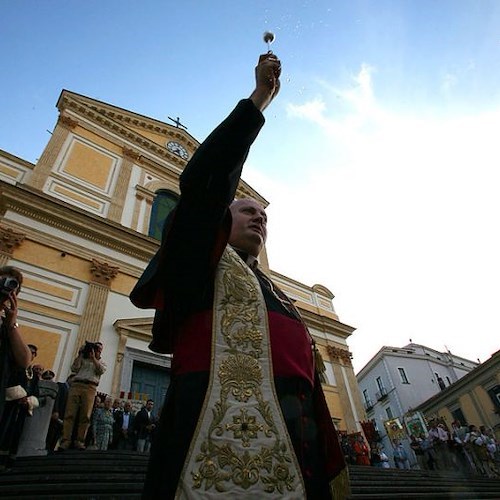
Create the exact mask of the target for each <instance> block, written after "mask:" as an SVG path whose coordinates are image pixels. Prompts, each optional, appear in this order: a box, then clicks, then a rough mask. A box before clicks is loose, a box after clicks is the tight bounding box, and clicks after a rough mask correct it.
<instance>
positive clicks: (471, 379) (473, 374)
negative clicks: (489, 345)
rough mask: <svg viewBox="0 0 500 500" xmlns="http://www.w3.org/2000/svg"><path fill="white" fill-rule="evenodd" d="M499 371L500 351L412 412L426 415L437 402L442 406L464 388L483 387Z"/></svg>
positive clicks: (459, 393)
mask: <svg viewBox="0 0 500 500" xmlns="http://www.w3.org/2000/svg"><path fill="white" fill-rule="evenodd" d="M499 371H500V351H497V352H496V353H494V354H493V355H492V356H491V358H490V359H488V360H487V361H485V362H484V363H482V364H480V365H479V366H477V367H476V368H474V369H473V370H471V371H470V372H469V373H467V374H465V375H464V376H463V377H461V378H459V379H458V380H457V381H456V382H453V384H451V385H450V386H448V387H446V388H445V389H444V390H443V391H440V392H438V393H437V394H435V395H434V396H432V397H430V398H429V399H428V400H427V401H424V402H423V403H421V404H419V405H418V406H417V407H416V408H414V410H415V411H421V412H423V413H426V412H428V411H429V410H430V409H431V408H432V407H433V406H434V405H438V404H440V403H439V402H441V403H442V404H444V403H445V401H448V400H450V399H456V398H457V397H458V396H459V395H461V394H462V391H463V389H464V388H466V387H470V388H474V387H477V386H478V385H483V383H484V382H488V381H489V379H490V378H491V377H492V376H495V375H496V374H497V373H498V372H499ZM483 379H484V380H483Z"/></svg>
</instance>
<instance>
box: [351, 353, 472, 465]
mask: <svg viewBox="0 0 500 500" xmlns="http://www.w3.org/2000/svg"><path fill="white" fill-rule="evenodd" d="M476 366H478V363H476V362H474V361H471V360H469V359H465V358H461V357H459V356H455V355H454V354H452V353H451V352H449V351H448V352H439V351H436V350H434V349H431V348H429V347H426V346H423V345H419V344H413V343H411V344H408V345H406V346H404V347H390V346H384V347H382V348H381V349H380V351H378V353H377V354H376V355H375V356H374V357H373V358H372V359H371V360H370V361H369V362H368V363H367V364H366V365H365V366H364V367H363V368H362V370H361V371H360V372H359V373H358V374H357V375H356V378H357V380H358V385H359V388H360V391H361V394H362V397H363V403H364V405H365V409H366V413H367V417H368V419H369V420H372V421H373V423H374V424H375V427H376V429H377V431H378V432H379V435H380V437H381V438H382V444H383V446H384V448H385V450H386V453H387V455H388V456H389V457H391V459H392V443H391V440H390V439H389V436H388V435H387V432H386V428H385V426H384V423H385V422H387V421H388V420H392V419H399V420H400V422H401V424H403V423H404V417H405V415H408V414H409V413H411V411H412V409H413V408H416V407H417V406H418V405H419V404H420V403H423V402H424V401H426V400H427V399H429V398H430V397H432V396H434V395H435V394H437V393H439V392H440V391H441V390H443V389H445V388H446V387H448V386H449V385H451V384H453V383H454V382H456V381H457V380H458V379H460V378H461V377H463V376H464V375H465V374H467V373H468V372H470V371H471V370H473V369H474V368H475V367H476ZM404 444H405V448H407V451H408V454H409V456H410V462H411V461H412V459H414V457H413V454H412V453H411V451H410V448H409V443H408V442H406V443H404ZM413 461H415V460H413Z"/></svg>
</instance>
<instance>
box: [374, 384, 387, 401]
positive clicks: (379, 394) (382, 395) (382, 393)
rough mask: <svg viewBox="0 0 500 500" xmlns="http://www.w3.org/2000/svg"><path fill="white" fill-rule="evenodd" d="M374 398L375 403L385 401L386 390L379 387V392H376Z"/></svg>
mask: <svg viewBox="0 0 500 500" xmlns="http://www.w3.org/2000/svg"><path fill="white" fill-rule="evenodd" d="M375 396H376V397H377V401H382V400H383V399H385V398H386V397H387V390H386V389H385V387H381V388H380V391H379V392H377V394H376V395H375Z"/></svg>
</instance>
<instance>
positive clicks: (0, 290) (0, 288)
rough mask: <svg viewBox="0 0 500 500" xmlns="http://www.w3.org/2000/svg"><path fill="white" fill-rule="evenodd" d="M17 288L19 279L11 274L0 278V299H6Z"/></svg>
mask: <svg viewBox="0 0 500 500" xmlns="http://www.w3.org/2000/svg"><path fill="white" fill-rule="evenodd" d="M18 288H19V281H17V280H16V278H12V276H4V277H3V278H0V300H4V299H6V298H7V297H8V296H9V295H10V294H11V293H12V292H15V291H16V290H17V289H18Z"/></svg>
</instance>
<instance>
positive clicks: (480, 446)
mask: <svg viewBox="0 0 500 500" xmlns="http://www.w3.org/2000/svg"><path fill="white" fill-rule="evenodd" d="M428 426H429V428H428V432H427V433H421V434H420V435H419V436H416V435H411V436H410V437H409V444H410V448H411V450H412V451H413V455H414V457H413V456H411V452H410V453H409V452H408V450H407V448H406V447H405V446H404V444H403V442H402V440H401V439H394V440H393V441H392V449H391V450H389V451H386V450H385V449H384V447H383V445H382V443H381V442H379V441H374V442H372V443H371V445H370V446H369V445H368V444H367V442H366V440H365V438H364V437H363V435H362V434H361V433H358V434H355V435H352V436H348V435H343V436H342V449H343V452H344V456H345V458H346V461H347V463H349V464H354V465H371V466H374V467H380V468H390V467H395V468H398V469H411V468H418V469H421V470H453V471H460V472H462V473H464V474H477V475H481V476H486V477H491V478H498V477H500V467H499V465H500V444H499V442H498V440H497V439H496V438H495V435H494V433H493V431H492V430H491V429H487V428H485V427H484V426H481V427H479V428H478V427H476V426H475V425H462V424H461V423H460V422H459V421H454V422H453V423H452V425H451V429H448V427H447V425H446V423H445V422H444V421H443V420H441V419H440V420H438V419H433V420H431V421H430V422H429V423H428ZM391 459H392V461H391Z"/></svg>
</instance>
